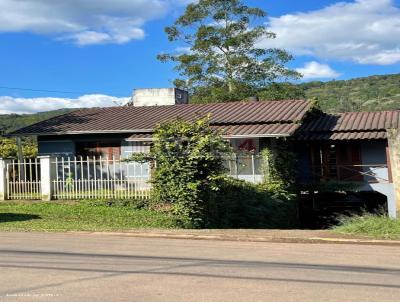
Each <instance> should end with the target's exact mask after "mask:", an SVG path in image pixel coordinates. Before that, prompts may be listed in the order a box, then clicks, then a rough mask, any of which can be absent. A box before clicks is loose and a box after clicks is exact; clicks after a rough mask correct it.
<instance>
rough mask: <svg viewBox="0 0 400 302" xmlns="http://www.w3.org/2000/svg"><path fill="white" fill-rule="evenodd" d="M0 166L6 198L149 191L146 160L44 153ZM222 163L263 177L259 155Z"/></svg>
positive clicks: (252, 177)
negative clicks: (130, 160) (57, 156)
mask: <svg viewBox="0 0 400 302" xmlns="http://www.w3.org/2000/svg"><path fill="white" fill-rule="evenodd" d="M0 166H1V167H4V168H3V169H5V171H4V172H1V171H0V172H1V173H0V178H1V177H4V178H3V179H4V181H3V180H1V179H0V196H3V195H4V198H6V199H20V200H24V199H25V200H35V199H44V200H50V199H59V200H65V199H67V200H68V199H69V200H77V199H130V198H135V199H149V198H150V193H151V184H150V182H149V180H150V166H151V165H150V164H149V163H138V162H128V161H121V160H119V159H117V158H112V159H109V158H102V157H61V158H56V157H49V156H47V157H41V158H34V159H24V160H22V161H17V160H4V159H0ZM225 166H226V168H227V173H228V175H230V176H232V177H235V178H238V179H243V180H246V181H249V182H253V183H257V182H261V181H262V179H263V176H262V171H261V170H262V169H261V158H260V156H259V155H239V156H238V155H232V156H228V157H227V158H226V159H225ZM3 183H4V188H2V184H3ZM3 190H4V191H5V192H3ZM1 193H5V194H3V195H2V194H1Z"/></svg>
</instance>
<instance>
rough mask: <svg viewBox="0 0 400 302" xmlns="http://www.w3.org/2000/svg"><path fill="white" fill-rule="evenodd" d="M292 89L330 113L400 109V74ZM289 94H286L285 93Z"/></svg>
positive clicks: (23, 122) (4, 123) (17, 123)
mask: <svg viewBox="0 0 400 302" xmlns="http://www.w3.org/2000/svg"><path fill="white" fill-rule="evenodd" d="M289 89H292V90H295V91H294V92H293V93H290V92H289V93H286V95H287V96H288V97H289V98H303V97H305V98H307V99H318V101H319V103H320V105H321V107H322V109H323V110H324V111H329V112H345V111H369V110H370V111H376V110H391V109H400V74H394V75H380V76H370V77H366V78H357V79H352V80H347V81H329V82H308V83H302V84H299V85H297V86H295V87H293V85H291V88H290V87H289ZM284 94H285V93H284ZM71 110H72V109H61V110H55V111H48V112H41V113H36V114H22V115H19V114H3V115H0V129H1V130H2V131H4V132H10V131H13V130H15V129H17V128H21V127H24V126H27V125H30V124H33V123H36V122H39V121H42V120H45V119H48V118H51V117H54V116H57V115H61V114H64V113H66V112H69V111H71Z"/></svg>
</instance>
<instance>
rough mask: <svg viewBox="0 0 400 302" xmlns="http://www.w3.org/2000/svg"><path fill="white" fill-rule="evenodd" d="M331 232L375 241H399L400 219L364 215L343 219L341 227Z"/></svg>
mask: <svg viewBox="0 0 400 302" xmlns="http://www.w3.org/2000/svg"><path fill="white" fill-rule="evenodd" d="M333 230H334V231H335V232H337V233H340V234H351V235H363V236H369V237H373V238H376V239H400V219H393V218H389V217H387V216H385V215H372V214H365V215H362V216H353V217H348V218H344V219H343V220H342V223H341V225H339V226H337V227H335V228H334V229H333Z"/></svg>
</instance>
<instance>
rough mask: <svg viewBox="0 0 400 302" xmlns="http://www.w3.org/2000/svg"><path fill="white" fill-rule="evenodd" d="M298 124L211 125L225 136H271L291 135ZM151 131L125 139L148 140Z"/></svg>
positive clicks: (150, 137) (150, 138) (150, 136)
mask: <svg viewBox="0 0 400 302" xmlns="http://www.w3.org/2000/svg"><path fill="white" fill-rule="evenodd" d="M299 127H300V124H294V123H290V124H243V125H218V126H212V128H213V129H214V130H215V131H218V132H219V133H221V134H222V136H223V137H225V138H234V137H242V136H245V137H271V136H289V135H292V134H293V133H294V132H295V131H296V130H297V129H298V128H299ZM150 140H152V133H134V134H132V135H131V136H129V137H128V138H127V141H150Z"/></svg>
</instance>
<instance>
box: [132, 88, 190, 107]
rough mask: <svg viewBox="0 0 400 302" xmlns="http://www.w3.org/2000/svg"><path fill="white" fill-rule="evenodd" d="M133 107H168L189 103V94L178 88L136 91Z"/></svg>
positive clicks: (134, 92)
mask: <svg viewBox="0 0 400 302" xmlns="http://www.w3.org/2000/svg"><path fill="white" fill-rule="evenodd" d="M132 100H133V104H131V105H133V106H135V107H143V106H167V105H176V104H187V103H189V93H188V92H187V91H185V90H181V89H178V88H150V89H135V90H134V91H133V96H132Z"/></svg>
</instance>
